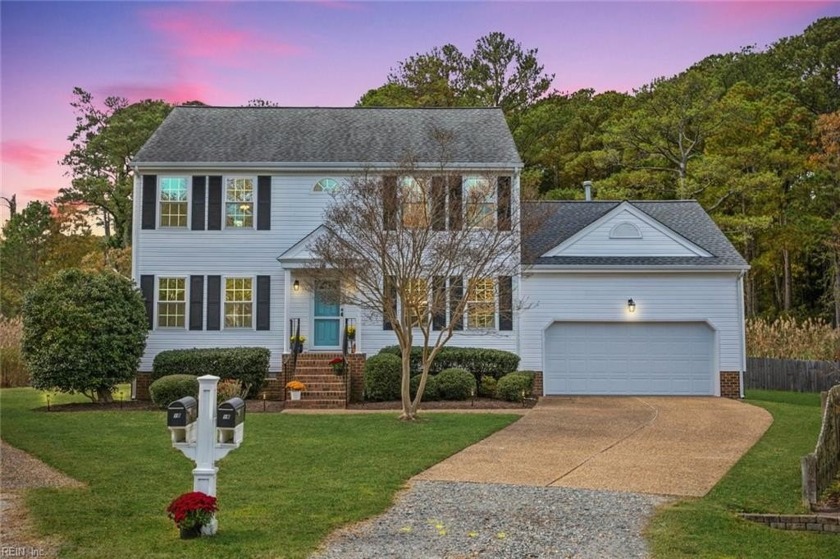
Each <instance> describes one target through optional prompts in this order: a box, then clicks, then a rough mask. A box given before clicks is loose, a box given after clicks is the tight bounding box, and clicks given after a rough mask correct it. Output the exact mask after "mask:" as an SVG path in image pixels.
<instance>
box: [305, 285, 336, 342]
mask: <svg viewBox="0 0 840 559" xmlns="http://www.w3.org/2000/svg"><path fill="white" fill-rule="evenodd" d="M312 314H313V328H314V332H313V336H312V339H313V342H312V346H313V347H315V348H318V347H323V348H337V347H338V346H339V331H340V328H341V307H340V304H339V301H338V282H337V281H322V282H319V283H318V284H317V285H316V286H315V305H314V312H313V313H312Z"/></svg>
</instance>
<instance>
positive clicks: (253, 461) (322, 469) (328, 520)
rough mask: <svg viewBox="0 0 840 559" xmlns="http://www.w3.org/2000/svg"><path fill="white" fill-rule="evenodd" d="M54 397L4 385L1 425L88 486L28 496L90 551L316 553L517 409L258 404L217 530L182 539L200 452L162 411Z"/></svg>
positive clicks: (45, 519) (41, 516)
mask: <svg viewBox="0 0 840 559" xmlns="http://www.w3.org/2000/svg"><path fill="white" fill-rule="evenodd" d="M56 399H57V400H58V402H56V401H55V400H56ZM77 400H79V399H78V398H77ZM68 401H73V397H71V396H59V397H58V398H54V399H53V402H54V403H63V402H68ZM79 401H81V400H79ZM43 404H44V397H43V395H42V394H41V393H39V392H36V391H34V390H32V389H4V390H2V391H0V406H2V408H0V409H2V436H3V439H4V440H6V441H7V442H8V443H10V444H12V445H13V446H16V447H19V448H22V449H24V450H26V451H28V452H30V453H32V454H34V455H35V456H37V457H39V458H41V459H42V460H44V461H45V462H47V463H48V464H50V465H52V466H54V467H56V468H58V469H59V470H61V471H63V472H65V473H67V474H69V475H70V476H72V477H74V478H76V479H78V480H80V481H83V482H85V483H87V484H88V488H86V489H83V490H69V489H61V490H56V489H37V490H32V491H30V493H29V498H28V501H27V502H28V504H29V506H30V508H31V510H32V513H33V516H34V518H35V521H36V523H37V526H38V529H39V530H41V531H42V532H43V533H56V534H58V535H59V536H60V537H61V538H62V539H63V540H64V542H66V546H65V547H64V549H63V550H62V556H65V557H92V558H100V557H118V556H132V557H148V558H157V557H161V558H162V557H178V558H182V557H214V558H222V557H235V558H242V557H305V556H306V555H307V554H309V553H310V552H311V551H312V550H313V549H314V548H315V547H316V546H317V545H318V543H319V542H321V541H322V540H323V539H324V537H325V536H326V535H327V534H328V533H330V532H331V531H332V530H334V529H335V528H337V527H338V526H341V525H343V524H347V523H349V522H355V521H358V520H361V519H364V518H367V517H370V516H372V515H376V514H378V513H380V512H382V511H384V510H385V509H386V508H387V507H388V506H389V505H390V503H391V502H392V500H393V498H394V494H395V492H396V491H397V490H398V489H399V488H400V487H402V486H403V484H404V482H405V481H406V480H407V479H408V478H410V477H411V476H412V475H414V474H416V473H418V472H420V471H422V470H424V469H426V468H428V467H429V466H431V465H432V464H434V463H436V462H439V461H440V460H441V459H443V458H445V457H447V456H450V455H451V454H454V453H455V452H457V451H458V450H460V449H462V448H464V447H466V446H468V445H469V444H472V443H474V442H476V441H478V440H480V439H482V438H484V437H486V436H487V435H489V434H491V433H493V432H494V431H497V430H498V429H501V428H502V427H505V426H506V425H509V424H510V423H512V422H513V421H515V420H516V419H517V417H518V416H513V415H498V414H495V415H491V414H481V415H479V414H428V415H426V416H424V418H423V420H422V421H419V422H416V423H403V422H400V421H398V420H397V419H396V415H391V414H369V415H285V414H251V415H249V416H248V417H247V418H246V425H245V442H244V443H243V445H242V447H241V448H240V449H238V450H236V451H234V452H232V453H230V454H229V455H228V457H227V458H225V459H224V460H223V461H221V462H220V463H219V464H220V470H219V478H218V497H219V506H220V511H219V513H218V518H219V533H218V535H217V536H216V537H214V538H201V539H199V540H179V539H178V532H177V530H176V528H175V526H174V524H172V522H171V521H169V520H168V519H167V518H166V512H165V509H166V506H167V505H168V504H169V502H170V501H171V500H172V499H173V498H174V497H176V496H177V495H179V494H180V493H182V492H185V491H191V490H192V474H191V470H192V462H190V461H189V460H187V459H186V458H185V457H184V456H183V455H182V454H181V453H180V452H178V451H176V450H174V449H172V448H171V446H170V443H169V432H168V431H167V429H166V426H165V423H166V422H165V417H164V414H163V412H140V411H125V412H74V413H63V412H51V413H45V412H36V411H32V409H33V408H35V407H37V406H41V405H43Z"/></svg>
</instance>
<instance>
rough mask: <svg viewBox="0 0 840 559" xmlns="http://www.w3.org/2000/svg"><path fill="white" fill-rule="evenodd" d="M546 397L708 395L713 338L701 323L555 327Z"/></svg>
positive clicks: (548, 339) (549, 336)
mask: <svg viewBox="0 0 840 559" xmlns="http://www.w3.org/2000/svg"><path fill="white" fill-rule="evenodd" d="M544 348H545V370H544V371H543V382H544V386H545V393H546V394H547V395H555V394H593V395H594V394H598V395H605V394H607V395H669V394H670V395H703V396H708V395H712V394H714V392H715V391H714V384H715V383H714V380H715V367H714V362H715V351H714V348H715V333H714V331H713V330H712V329H711V328H710V327H709V325H708V324H706V323H704V322H646V323H637V322H629V323H628V322H555V323H554V324H553V325H551V326H550V327H549V328H548V329H547V330H546V332H545V343H544Z"/></svg>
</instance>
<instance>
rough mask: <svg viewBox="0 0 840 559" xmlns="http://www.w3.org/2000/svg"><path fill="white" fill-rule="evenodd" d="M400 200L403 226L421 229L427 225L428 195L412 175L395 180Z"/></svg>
mask: <svg viewBox="0 0 840 559" xmlns="http://www.w3.org/2000/svg"><path fill="white" fill-rule="evenodd" d="M397 187H398V188H399V189H400V194H401V201H402V208H401V210H402V222H403V227H408V228H412V229H421V228H424V227H428V226H429V217H430V216H429V197H428V196H427V192H426V189H425V188H423V185H421V184H420V183H419V182H417V179H415V178H414V177H400V178H399V179H398V182H397Z"/></svg>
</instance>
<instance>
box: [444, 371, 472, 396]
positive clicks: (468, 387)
mask: <svg viewBox="0 0 840 559" xmlns="http://www.w3.org/2000/svg"><path fill="white" fill-rule="evenodd" d="M434 378H435V381H436V382H437V386H438V390H439V391H440V398H441V400H468V399H469V398H470V397H471V396H472V395H473V394H475V377H474V376H473V375H472V373H471V372H469V371H467V370H466V369H455V368H453V369H446V370H444V371H441V372H440V373H439V374H438V375H436V376H435V377H434Z"/></svg>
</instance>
